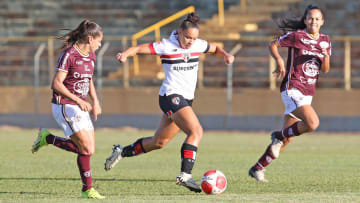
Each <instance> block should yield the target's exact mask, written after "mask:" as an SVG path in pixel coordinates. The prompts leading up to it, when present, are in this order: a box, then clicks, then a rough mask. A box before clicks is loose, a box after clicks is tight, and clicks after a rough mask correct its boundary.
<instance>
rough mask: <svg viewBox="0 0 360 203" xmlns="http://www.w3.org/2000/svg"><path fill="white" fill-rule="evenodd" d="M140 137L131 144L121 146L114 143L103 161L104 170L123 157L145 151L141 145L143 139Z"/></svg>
mask: <svg viewBox="0 0 360 203" xmlns="http://www.w3.org/2000/svg"><path fill="white" fill-rule="evenodd" d="M144 139H146V138H140V139H138V140H136V141H135V142H134V143H133V144H131V145H128V146H125V147H122V146H121V145H114V147H113V152H112V153H111V155H110V156H109V158H107V159H106V161H105V170H106V171H108V170H110V169H111V168H113V167H114V166H115V165H116V164H117V163H118V162H119V161H120V160H121V159H122V158H123V157H132V156H137V155H140V154H143V153H145V150H144V147H143V140H144Z"/></svg>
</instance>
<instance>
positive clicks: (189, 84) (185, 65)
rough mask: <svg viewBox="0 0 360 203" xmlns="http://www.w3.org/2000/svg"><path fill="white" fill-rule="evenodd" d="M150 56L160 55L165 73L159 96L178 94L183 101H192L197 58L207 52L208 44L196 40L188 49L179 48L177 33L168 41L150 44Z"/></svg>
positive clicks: (197, 63) (197, 64) (172, 34)
mask: <svg viewBox="0 0 360 203" xmlns="http://www.w3.org/2000/svg"><path fill="white" fill-rule="evenodd" d="M149 47H150V49H151V52H152V54H156V55H160V58H161V63H162V66H163V69H164V72H165V79H164V81H163V83H162V85H161V88H160V92H159V95H161V96H164V95H170V94H180V95H182V96H183V97H184V98H185V99H189V100H192V99H194V94H195V87H196V82H197V73H198V66H199V57H200V54H201V53H206V52H207V51H208V50H209V47H210V46H209V43H208V42H207V41H205V40H201V39H196V40H195V42H194V44H193V45H192V46H191V47H190V48H189V49H183V48H181V47H180V44H179V41H178V34H177V31H173V32H172V33H171V35H170V37H169V39H163V40H162V41H160V42H154V43H150V44H149Z"/></svg>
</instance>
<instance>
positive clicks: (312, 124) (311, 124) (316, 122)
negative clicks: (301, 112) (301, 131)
mask: <svg viewBox="0 0 360 203" xmlns="http://www.w3.org/2000/svg"><path fill="white" fill-rule="evenodd" d="M319 124H320V121H319V119H312V120H310V121H309V122H308V123H307V126H308V130H309V131H310V132H312V131H314V130H316V129H317V128H318V127H319Z"/></svg>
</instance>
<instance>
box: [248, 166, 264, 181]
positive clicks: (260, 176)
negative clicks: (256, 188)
mask: <svg viewBox="0 0 360 203" xmlns="http://www.w3.org/2000/svg"><path fill="white" fill-rule="evenodd" d="M264 171H265V169H263V170H260V169H257V168H255V167H251V168H250V170H249V176H250V177H253V178H255V179H256V180H257V181H258V182H263V183H267V182H269V181H268V180H267V179H265V173H264Z"/></svg>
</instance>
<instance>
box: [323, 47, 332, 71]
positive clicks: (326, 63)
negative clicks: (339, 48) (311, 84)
mask: <svg viewBox="0 0 360 203" xmlns="http://www.w3.org/2000/svg"><path fill="white" fill-rule="evenodd" d="M321 53H322V54H323V55H324V60H323V61H322V64H321V71H322V72H323V73H327V72H329V70H330V55H329V53H328V52H327V50H326V49H322V50H321Z"/></svg>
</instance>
